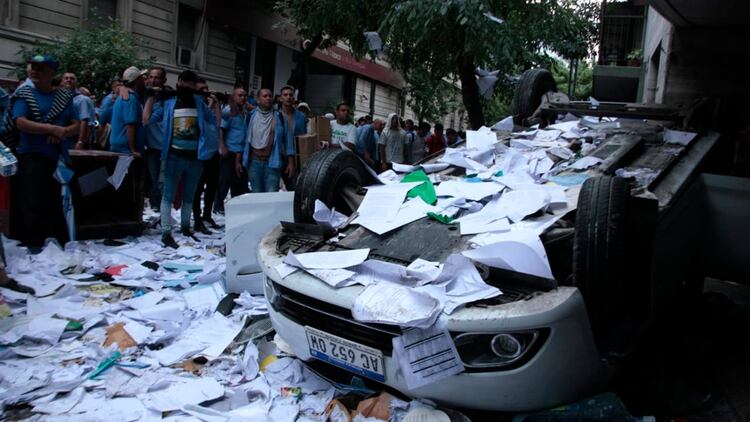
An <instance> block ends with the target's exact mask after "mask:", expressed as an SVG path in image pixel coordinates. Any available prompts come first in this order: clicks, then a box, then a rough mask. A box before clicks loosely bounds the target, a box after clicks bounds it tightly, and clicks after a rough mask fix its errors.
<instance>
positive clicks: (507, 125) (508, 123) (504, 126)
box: [492, 116, 513, 132]
mask: <svg viewBox="0 0 750 422" xmlns="http://www.w3.org/2000/svg"><path fill="white" fill-rule="evenodd" d="M492 129H494V130H501V131H504V132H512V131H513V116H508V117H506V118H504V119H503V120H500V121H499V122H497V123H495V124H494V125H492Z"/></svg>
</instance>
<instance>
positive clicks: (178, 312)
mask: <svg viewBox="0 0 750 422" xmlns="http://www.w3.org/2000/svg"><path fill="white" fill-rule="evenodd" d="M183 309H185V305H184V303H182V302H178V301H174V300H173V301H169V302H164V303H160V304H158V305H154V306H149V307H146V308H141V309H139V310H136V311H125V312H123V313H122V314H123V315H124V316H126V317H128V318H132V319H137V320H141V321H143V320H146V321H151V320H163V321H182V310H183Z"/></svg>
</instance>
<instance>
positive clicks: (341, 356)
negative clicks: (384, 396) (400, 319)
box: [305, 327, 385, 382]
mask: <svg viewBox="0 0 750 422" xmlns="http://www.w3.org/2000/svg"><path fill="white" fill-rule="evenodd" d="M305 334H307V344H308V346H309V347H310V354H311V355H312V356H313V357H315V358H317V359H320V360H322V361H323V362H328V363H330V364H331V365H335V366H338V367H339V368H343V369H346V370H347V371H350V372H353V373H355V374H358V375H361V376H363V377H366V378H370V379H372V380H375V381H380V382H385V370H384V368H383V352H381V351H380V350H378V349H373V348H372V347H367V346H364V345H362V344H359V343H355V342H353V341H349V340H347V339H344V338H341V337H337V336H334V335H333V334H328V333H326V332H324V331H320V330H318V329H315V328H312V327H305Z"/></svg>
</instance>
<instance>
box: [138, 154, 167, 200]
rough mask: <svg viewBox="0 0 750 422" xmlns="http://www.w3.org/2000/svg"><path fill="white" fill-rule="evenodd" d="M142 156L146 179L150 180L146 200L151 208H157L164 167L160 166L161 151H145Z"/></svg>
mask: <svg viewBox="0 0 750 422" xmlns="http://www.w3.org/2000/svg"><path fill="white" fill-rule="evenodd" d="M143 155H144V157H145V158H146V167H148V177H149V180H151V188H150V190H149V192H148V200H149V202H150V203H151V207H157V206H160V205H161V191H162V189H163V187H164V166H162V165H161V150H160V149H147V150H146V152H145V153H144V154H143Z"/></svg>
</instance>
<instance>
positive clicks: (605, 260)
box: [573, 176, 630, 334]
mask: <svg viewBox="0 0 750 422" xmlns="http://www.w3.org/2000/svg"><path fill="white" fill-rule="evenodd" d="M629 195H630V186H629V183H628V181H627V180H625V179H622V178H619V177H608V176H607V177H596V178H591V179H588V180H586V182H585V183H584V184H583V186H582V187H581V191H580V194H579V197H578V210H577V216H576V230H575V236H574V243H573V245H574V246H573V277H574V283H575V285H576V286H577V287H578V288H579V289H580V290H581V293H582V294H583V296H584V300H585V301H586V308H587V310H588V311H589V319H590V320H591V323H592V328H593V329H594V332H595V334H596V333H597V331H603V330H606V327H608V326H611V325H612V324H613V323H615V320H616V318H617V317H618V314H619V313H620V312H622V310H623V307H624V306H627V299H626V298H627V297H628V294H627V291H626V288H627V286H626V281H627V271H626V258H625V253H626V238H627V229H626V227H625V222H626V219H627V210H628V198H629Z"/></svg>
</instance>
